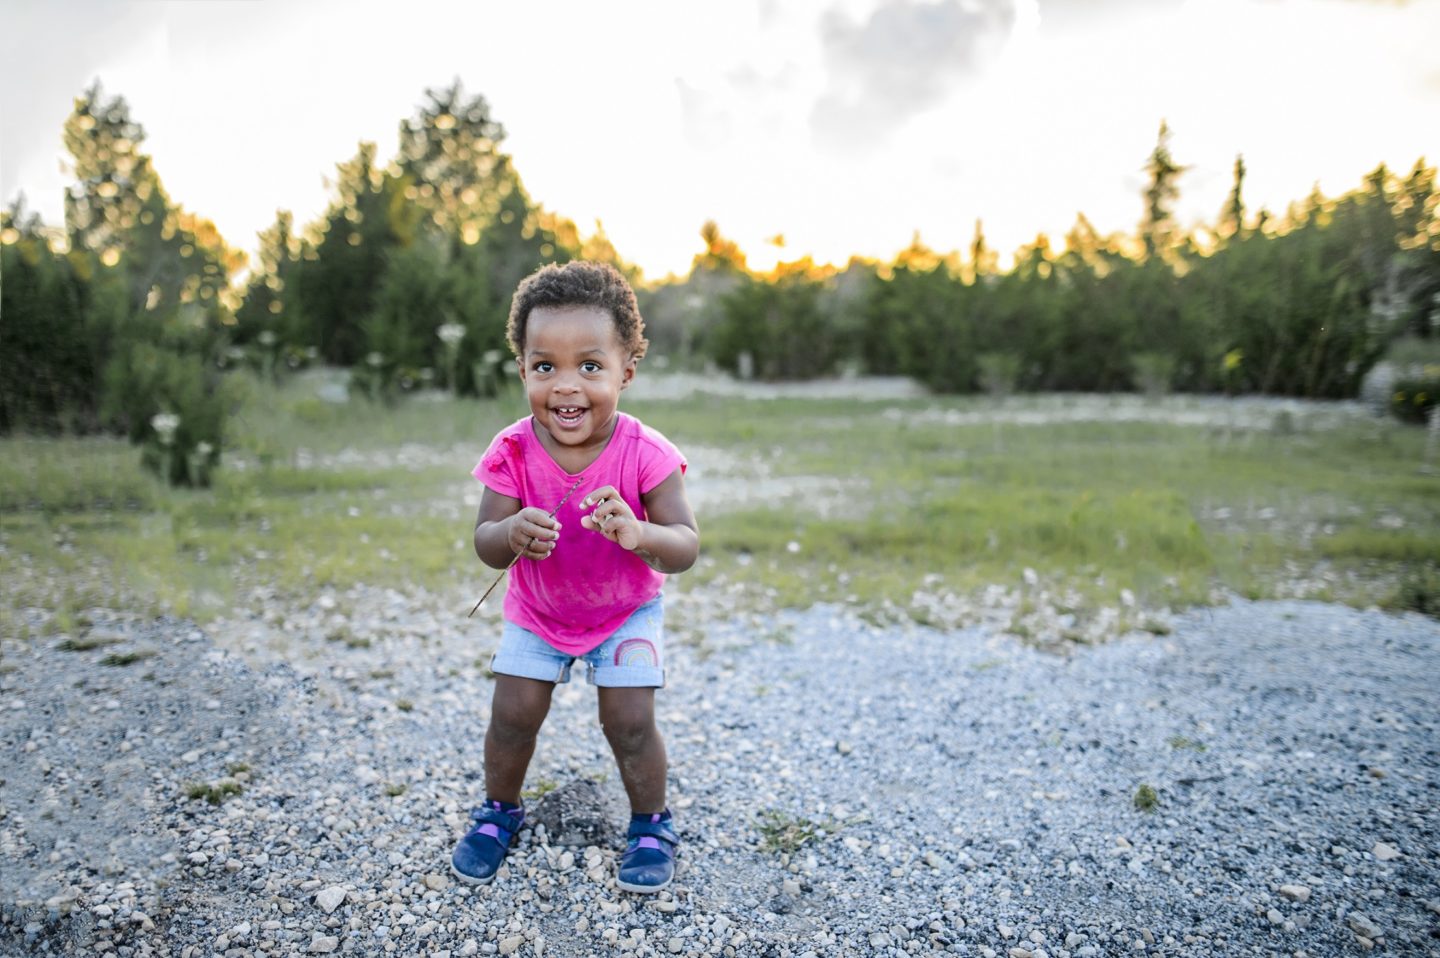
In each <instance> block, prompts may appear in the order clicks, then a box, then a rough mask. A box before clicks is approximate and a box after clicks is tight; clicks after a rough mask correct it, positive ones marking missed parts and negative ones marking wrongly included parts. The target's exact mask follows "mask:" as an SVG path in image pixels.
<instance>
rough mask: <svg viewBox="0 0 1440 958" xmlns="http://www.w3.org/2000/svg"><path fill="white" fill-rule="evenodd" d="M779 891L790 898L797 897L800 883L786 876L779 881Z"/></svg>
mask: <svg viewBox="0 0 1440 958" xmlns="http://www.w3.org/2000/svg"><path fill="white" fill-rule="evenodd" d="M780 892H781V894H783V895H786V896H787V897H790V898H799V897H800V883H799V882H798V881H795V880H794V879H793V878H787V879H785V880H784V881H783V882H781V883H780Z"/></svg>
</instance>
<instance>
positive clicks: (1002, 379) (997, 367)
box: [975, 353, 1020, 396]
mask: <svg viewBox="0 0 1440 958" xmlns="http://www.w3.org/2000/svg"><path fill="white" fill-rule="evenodd" d="M975 363H976V365H977V366H979V367H980V388H981V389H983V390H985V392H987V393H989V394H990V395H991V396H1008V395H1010V394H1011V393H1013V392H1014V391H1015V386H1016V384H1017V383H1018V382H1019V381H1020V357H1019V356H1017V355H1015V354H1014V353H981V354H980V355H979V356H976V357H975Z"/></svg>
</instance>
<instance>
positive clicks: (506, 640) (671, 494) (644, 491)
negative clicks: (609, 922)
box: [450, 263, 700, 892]
mask: <svg viewBox="0 0 1440 958" xmlns="http://www.w3.org/2000/svg"><path fill="white" fill-rule="evenodd" d="M643 330H644V321H643V320H642V319H641V318H640V313H639V310H638V309H637V308H636V305H635V293H634V292H633V291H632V290H631V289H630V285H629V284H628V283H627V282H626V281H625V278H624V277H623V276H621V275H620V273H619V272H618V271H617V270H615V269H614V268H613V267H610V266H607V265H604V264H598V263H567V264H565V265H563V266H556V265H551V266H546V267H544V268H543V269H541V270H539V271H538V272H536V273H534V274H532V275H531V276H529V277H527V278H526V279H525V280H523V281H522V282H521V283H520V286H519V288H517V289H516V291H515V298H514V301H513V302H512V304H511V307H510V322H509V326H508V328H507V330H506V332H507V335H508V338H509V340H510V348H511V349H512V350H513V351H514V352H515V356H516V361H517V363H518V364H519V367H520V379H521V380H522V381H523V382H524V384H525V395H526V398H527V399H528V400H529V401H530V412H531V415H530V416H528V417H526V418H524V419H522V420H520V421H519V422H517V423H515V424H514V425H511V426H508V427H506V428H505V429H503V430H501V432H500V434H499V435H498V436H496V437H495V438H494V440H492V441H491V443H490V447H489V448H488V449H487V450H486V451H485V455H484V456H483V457H482V458H481V460H480V463H479V465H477V466H476V467H475V477H476V478H477V479H479V480H480V481H481V482H483V483H484V484H485V491H484V493H483V494H482V496H481V499H480V514H479V517H478V518H477V519H476V521H475V553H476V554H477V555H478V556H479V557H480V559H481V560H482V561H484V562H485V564H486V565H489V566H491V567H492V568H495V569H504V568H506V567H507V566H508V565H509V564H510V563H511V562H512V560H514V559H515V557H516V556H517V555H518V556H520V557H521V559H520V561H518V562H516V563H515V566H514V568H513V569H512V570H511V572H510V583H509V586H508V589H507V591H506V593H505V606H504V613H505V627H504V631H503V633H502V634H501V638H500V649H499V651H498V652H496V653H495V658H494V660H493V661H492V662H491V665H490V668H491V670H492V671H493V672H494V673H495V696H494V700H493V703H492V705H491V714H490V727H489V729H488V730H487V731H486V733H485V804H484V806H483V807H482V808H479V809H476V810H475V811H474V812H473V813H472V814H471V817H472V818H473V819H474V827H473V828H472V829H471V831H470V832H469V834H467V835H466V836H465V837H464V838H463V839H461V841H460V843H459V845H457V846H456V848H455V852H454V855H453V856H452V857H451V863H450V864H451V869H452V870H453V871H454V873H455V875H456V876H457V877H459V878H460V879H461V880H463V881H467V882H471V883H477V884H483V883H486V882H489V881H491V880H492V879H493V878H494V877H495V873H496V871H497V870H498V869H499V868H500V864H501V862H502V861H504V859H505V853H506V851H507V850H508V848H509V845H510V842H511V839H513V838H514V836H515V833H516V832H517V831H518V830H519V828H520V825H521V823H522V822H523V821H524V820H525V810H524V809H523V808H522V807H521V805H520V788H521V786H522V785H523V783H524V781H525V770H526V768H527V766H528V765H529V764H530V756H531V755H532V754H534V751H535V736H536V734H537V733H538V732H539V731H540V725H541V723H543V722H544V721H545V715H546V713H547V712H548V711H549V709H550V695H551V693H552V692H553V691H554V689H555V685H556V683H559V682H567V681H569V679H570V667H571V665H572V664H573V663H574V662H575V661H576V659H582V660H584V662H585V665H586V672H587V674H586V678H587V680H588V681H589V682H590V683H591V684H592V685H595V686H597V687H598V693H597V694H598V698H599V704H600V724H601V726H602V728H603V729H604V731H605V738H606V739H607V740H608V741H609V742H610V748H611V749H612V750H613V751H614V753H615V761H616V764H617V765H618V766H619V769H620V778H621V780H622V781H623V782H624V784H625V792H626V794H627V795H628V797H629V799H630V811H631V816H630V829H629V835H628V839H629V840H628V844H627V847H626V850H625V853H624V855H623V856H622V858H621V860H620V871H619V876H618V884H619V886H620V887H621V888H623V889H625V890H626V891H633V892H657V891H659V890H660V889H662V888H664V887H666V886H667V885H668V884H669V883H670V880H671V878H672V877H673V876H674V874H675V861H674V860H675V847H676V845H677V844H678V843H679V839H678V838H677V837H676V834H675V831H674V829H673V828H672V826H671V820H670V813H669V811H668V810H667V809H666V806H665V773H666V764H665V743H664V741H663V740H662V739H661V738H660V732H659V731H658V730H657V729H656V727H655V689H657V688H660V687H663V686H664V684H665V671H664V659H663V645H662V642H661V624H662V620H663V615H662V612H661V601H660V587H661V585H662V584H663V582H664V578H665V575H664V574H665V573H674V572H684V571H685V570H686V569H688V568H690V566H691V565H693V564H694V562H695V558H696V555H697V554H698V552H699V548H700V538H699V533H698V531H697V529H696V526H695V515H694V513H693V512H692V511H691V509H690V503H689V500H688V499H687V498H686V496H685V482H684V478H683V477H684V472H685V460H684V458H683V457H682V456H681V455H680V452H679V450H677V449H676V448H675V447H674V446H673V445H671V444H670V442H669V441H668V440H667V439H666V438H665V437H664V436H662V435H660V434H659V433H658V432H656V431H655V430H653V429H650V428H648V427H647V426H644V425H642V424H641V423H640V421H639V420H638V419H635V418H633V417H631V416H627V415H625V414H624V413H621V412H620V411H619V410H618V408H617V407H618V403H619V399H620V393H621V391H622V390H624V389H625V388H626V387H627V386H629V385H630V383H631V381H632V380H633V379H634V378H635V366H636V363H637V362H638V361H639V360H640V358H641V357H642V356H644V355H645V347H646V346H647V345H648V343H647V342H646V340H645V337H644V336H643V335H642V332H643ZM572 493H573V495H572Z"/></svg>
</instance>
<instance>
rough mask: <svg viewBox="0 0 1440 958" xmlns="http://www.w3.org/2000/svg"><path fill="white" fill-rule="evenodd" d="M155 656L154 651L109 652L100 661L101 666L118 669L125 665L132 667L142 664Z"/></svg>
mask: <svg viewBox="0 0 1440 958" xmlns="http://www.w3.org/2000/svg"><path fill="white" fill-rule="evenodd" d="M154 655H155V650H154V649H137V650H136V651H134V652H111V653H110V654H109V655H107V656H105V657H104V658H103V659H101V660H100V664H101V665H109V666H114V667H116V668H119V667H121V666H126V665H134V664H135V663H136V662H143V661H145V660H146V659H148V658H152V657H153V656H154Z"/></svg>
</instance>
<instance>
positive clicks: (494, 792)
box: [485, 675, 555, 805]
mask: <svg viewBox="0 0 1440 958" xmlns="http://www.w3.org/2000/svg"><path fill="white" fill-rule="evenodd" d="M554 691H555V683H554V682H541V681H537V680H536V679H522V678H520V677H518V676H514V675H496V676H495V695H494V698H493V699H492V700H491V705H490V727H489V728H488V729H486V730H485V794H486V796H487V797H489V798H493V799H497V800H499V801H502V802H510V803H512V804H515V805H519V804H520V789H521V788H522V787H523V786H524V785H525V770H526V769H527V768H529V767H530V757H531V756H532V755H534V754H535V736H536V735H537V734H539V732H540V726H541V725H542V724H544V722H545V716H546V715H548V714H549V713H550V695H551V693H552V692H554Z"/></svg>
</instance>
